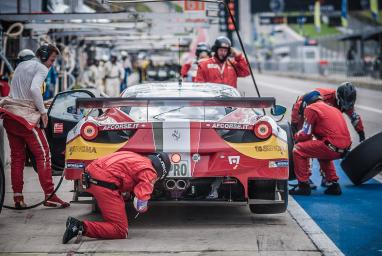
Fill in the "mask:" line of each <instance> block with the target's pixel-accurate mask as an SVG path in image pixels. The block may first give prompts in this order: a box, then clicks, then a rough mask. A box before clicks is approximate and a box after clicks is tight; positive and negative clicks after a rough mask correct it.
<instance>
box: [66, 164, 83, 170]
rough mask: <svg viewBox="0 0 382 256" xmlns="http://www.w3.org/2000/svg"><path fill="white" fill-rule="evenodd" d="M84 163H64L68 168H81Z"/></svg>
mask: <svg viewBox="0 0 382 256" xmlns="http://www.w3.org/2000/svg"><path fill="white" fill-rule="evenodd" d="M84 167H85V164H83V163H66V168H70V169H83V168H84Z"/></svg>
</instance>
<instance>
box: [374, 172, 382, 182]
mask: <svg viewBox="0 0 382 256" xmlns="http://www.w3.org/2000/svg"><path fill="white" fill-rule="evenodd" d="M373 179H375V180H377V181H379V182H380V183H382V173H380V174H377V176H375V177H374V178H373Z"/></svg>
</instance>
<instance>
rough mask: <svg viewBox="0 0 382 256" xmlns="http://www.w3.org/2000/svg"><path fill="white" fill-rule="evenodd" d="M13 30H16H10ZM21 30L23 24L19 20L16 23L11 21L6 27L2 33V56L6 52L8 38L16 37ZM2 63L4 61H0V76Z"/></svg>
mask: <svg viewBox="0 0 382 256" xmlns="http://www.w3.org/2000/svg"><path fill="white" fill-rule="evenodd" d="M16 29H17V30H16ZM13 30H16V31H15V32H12V31H13ZM23 30H24V25H23V24H22V23H20V22H17V23H13V24H12V25H11V26H10V27H9V28H8V30H7V31H6V32H5V33H4V43H3V54H4V56H5V54H6V52H7V42H8V38H16V37H18V36H19V35H21V34H22V33H23ZM4 63H5V61H2V62H1V66H0V76H2V75H3V72H4Z"/></svg>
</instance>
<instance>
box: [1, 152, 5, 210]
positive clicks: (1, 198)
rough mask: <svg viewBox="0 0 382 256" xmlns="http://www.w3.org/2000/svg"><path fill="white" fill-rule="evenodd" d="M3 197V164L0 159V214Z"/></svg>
mask: <svg viewBox="0 0 382 256" xmlns="http://www.w3.org/2000/svg"><path fill="white" fill-rule="evenodd" d="M4 195H5V175H4V168H3V163H2V161H1V159H0V212H1V209H2V208H3V203H4Z"/></svg>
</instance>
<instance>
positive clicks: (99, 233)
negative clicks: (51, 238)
mask: <svg viewBox="0 0 382 256" xmlns="http://www.w3.org/2000/svg"><path fill="white" fill-rule="evenodd" d="M86 171H87V172H88V173H89V174H90V176H91V177H92V178H94V179H97V180H101V181H106V182H110V183H114V184H115V185H116V186H117V187H118V189H117V190H112V189H109V188H105V187H101V186H97V185H94V184H91V185H90V187H89V188H88V189H87V190H86V191H87V192H89V193H91V194H92V195H93V196H94V198H95V199H96V200H97V204H98V206H99V208H100V210H101V214H102V217H103V218H104V220H105V222H92V221H84V227H85V232H84V235H85V236H88V237H94V238H108V239H121V238H127V234H128V222H127V215H126V210H125V202H124V199H123V197H122V195H121V193H123V192H133V193H134V195H135V197H137V198H138V199H139V200H144V201H148V200H149V199H150V196H151V193H152V191H153V188H154V183H155V181H156V179H157V175H156V172H155V170H154V167H153V166H152V164H151V161H150V160H149V159H148V158H146V157H143V156H141V155H138V154H136V153H133V152H129V151H122V152H116V153H113V154H110V155H107V156H104V157H102V158H99V159H97V160H95V161H93V162H92V163H91V164H90V165H89V166H88V167H87V168H86Z"/></svg>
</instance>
